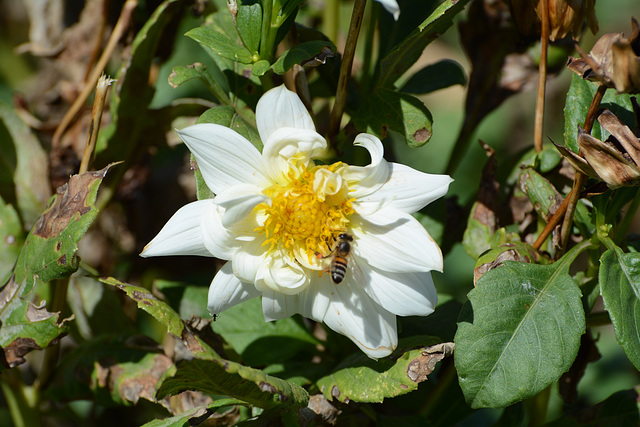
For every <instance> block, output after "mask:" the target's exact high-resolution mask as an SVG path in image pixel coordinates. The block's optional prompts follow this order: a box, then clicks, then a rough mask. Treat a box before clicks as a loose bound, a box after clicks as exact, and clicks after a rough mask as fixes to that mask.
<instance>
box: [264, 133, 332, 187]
mask: <svg viewBox="0 0 640 427" xmlns="http://www.w3.org/2000/svg"><path fill="white" fill-rule="evenodd" d="M263 142H264V149H263V150H262V156H263V158H264V164H265V166H266V168H267V171H268V176H269V178H271V180H272V181H274V182H277V183H280V184H286V183H288V182H289V181H290V179H291V178H290V177H289V172H290V170H291V167H292V166H294V167H295V166H300V165H304V166H309V163H310V162H311V159H312V158H315V157H319V156H320V155H321V154H322V153H323V152H324V151H325V150H326V149H327V141H326V140H325V139H324V138H323V137H322V135H320V134H319V133H318V132H316V131H315V130H304V129H295V128H290V127H286V128H285V127H283V128H280V129H276V130H274V131H273V132H272V133H271V135H270V136H269V139H267V140H266V141H265V140H263Z"/></svg>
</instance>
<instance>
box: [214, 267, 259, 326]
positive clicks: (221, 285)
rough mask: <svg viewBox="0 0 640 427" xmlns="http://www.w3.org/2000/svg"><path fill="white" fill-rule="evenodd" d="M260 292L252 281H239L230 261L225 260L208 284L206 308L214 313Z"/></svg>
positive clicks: (253, 296)
mask: <svg viewBox="0 0 640 427" xmlns="http://www.w3.org/2000/svg"><path fill="white" fill-rule="evenodd" d="M258 295H260V292H258V290H257V289H256V287H255V286H254V285H253V284H252V283H245V282H241V281H240V280H239V279H238V278H237V277H236V276H235V275H234V274H233V271H232V268H231V263H230V262H227V263H226V264H225V265H223V266H222V268H221V269H220V270H218V273H216V275H215V277H214V278H213V281H212V282H211V285H210V286H209V298H208V303H207V308H208V309H209V312H210V313H211V314H212V315H214V314H218V313H220V312H221V311H224V310H226V309H228V308H231V307H233V306H234V305H236V304H240V303H241V302H244V301H246V300H248V299H251V298H255V297H257V296H258Z"/></svg>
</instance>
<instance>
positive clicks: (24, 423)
mask: <svg viewBox="0 0 640 427" xmlns="http://www.w3.org/2000/svg"><path fill="white" fill-rule="evenodd" d="M0 388H2V393H3V394H4V400H5V401H6V402H7V407H8V408H9V413H10V414H11V420H12V421H13V425H14V426H15V427H38V426H40V425H41V422H40V413H39V411H38V410H37V408H34V407H32V406H31V405H29V403H28V400H27V398H26V396H25V394H24V388H25V385H24V383H23V382H22V380H21V379H20V377H19V371H17V370H15V369H12V370H7V371H4V372H3V373H2V374H1V375H0Z"/></svg>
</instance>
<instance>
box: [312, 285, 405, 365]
mask: <svg viewBox="0 0 640 427" xmlns="http://www.w3.org/2000/svg"><path fill="white" fill-rule="evenodd" d="M324 322H325V323H326V324H327V326H328V327H330V328H331V329H333V330H334V331H336V332H338V333H340V334H342V335H344V336H346V337H347V338H349V339H351V340H352V341H353V342H354V343H355V344H356V345H357V346H358V347H360V349H361V350H362V351H364V352H365V353H366V354H367V356H369V357H371V358H373V359H377V358H379V357H385V356H388V355H389V354H391V352H392V351H393V350H394V349H395V348H396V346H397V345H398V332H397V329H396V316H395V315H394V314H392V313H390V312H388V311H386V310H385V309H384V308H382V307H380V306H379V305H378V304H376V303H375V302H374V301H373V300H371V298H369V296H368V295H367V294H366V293H365V292H364V290H362V289H361V288H359V287H357V286H351V285H350V284H349V283H348V282H347V283H345V282H343V283H341V284H340V285H337V286H335V287H334V291H333V294H332V298H331V304H330V305H329V308H328V309H327V313H326V315H325V317H324Z"/></svg>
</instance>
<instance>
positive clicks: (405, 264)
mask: <svg viewBox="0 0 640 427" xmlns="http://www.w3.org/2000/svg"><path fill="white" fill-rule="evenodd" d="M363 230H366V231H363ZM351 232H352V234H353V238H354V250H355V252H356V253H357V255H358V256H359V257H360V258H362V259H363V260H364V261H365V262H366V264H369V265H371V266H374V267H375V268H378V269H380V270H384V271H388V272H392V273H402V272H411V271H423V272H424V271H431V270H437V271H442V252H441V251H440V248H439V247H438V245H437V244H436V242H435V241H434V240H433V239H432V238H431V236H429V233H427V230H425V229H424V227H423V226H422V225H421V224H420V223H419V222H418V221H417V220H416V219H415V218H414V217H412V216H411V215H409V214H406V213H404V212H402V211H399V210H397V209H394V208H384V209H381V210H379V211H377V212H375V213H373V214H371V215H366V216H365V215H354V216H353V217H352V228H351Z"/></svg>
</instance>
